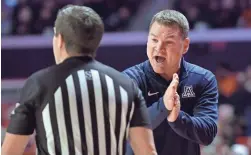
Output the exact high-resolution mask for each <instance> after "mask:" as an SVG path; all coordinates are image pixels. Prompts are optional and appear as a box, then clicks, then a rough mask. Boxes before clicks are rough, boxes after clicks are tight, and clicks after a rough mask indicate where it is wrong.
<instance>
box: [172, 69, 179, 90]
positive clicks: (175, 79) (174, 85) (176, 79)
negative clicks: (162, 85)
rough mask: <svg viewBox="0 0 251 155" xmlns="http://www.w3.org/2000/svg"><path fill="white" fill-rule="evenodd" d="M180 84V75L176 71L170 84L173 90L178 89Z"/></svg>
mask: <svg viewBox="0 0 251 155" xmlns="http://www.w3.org/2000/svg"><path fill="white" fill-rule="evenodd" d="M178 85H179V76H178V74H177V73H174V74H173V79H172V82H171V84H170V86H171V88H172V90H173V91H177V88H178Z"/></svg>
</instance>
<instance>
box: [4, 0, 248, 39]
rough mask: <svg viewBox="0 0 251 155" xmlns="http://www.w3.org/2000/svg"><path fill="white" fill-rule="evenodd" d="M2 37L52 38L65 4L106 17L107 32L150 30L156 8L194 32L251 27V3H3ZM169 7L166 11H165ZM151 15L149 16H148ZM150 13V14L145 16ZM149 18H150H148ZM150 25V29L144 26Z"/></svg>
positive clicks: (199, 0) (35, 0)
mask: <svg viewBox="0 0 251 155" xmlns="http://www.w3.org/2000/svg"><path fill="white" fill-rule="evenodd" d="M1 2H2V23H1V24H2V35H3V34H4V35H26V34H48V33H49V34H52V33H53V29H52V27H53V24H54V20H55V18H56V14H57V11H58V9H60V8H61V7H62V6H64V5H65V4H69V3H71V4H80V5H85V6H89V7H92V8H93V9H94V10H95V11H96V12H97V13H99V14H100V15H101V16H102V19H103V21H104V23H105V28H106V31H107V32H110V31H126V30H130V29H132V30H133V29H136V30H140V29H141V30H146V29H144V28H145V27H146V26H148V23H147V22H143V23H142V22H141V23H140V26H138V27H137V26H135V25H137V24H136V23H137V21H138V22H139V21H142V18H143V20H145V21H149V20H150V19H151V17H152V16H151V15H150V16H149V12H151V11H153V9H154V7H152V8H149V7H151V6H153V5H152V3H157V4H158V3H161V4H163V3H164V5H163V6H162V7H163V9H165V8H170V6H171V8H172V9H175V10H178V11H181V12H182V13H183V14H184V15H185V16H186V17H187V18H188V20H189V23H190V26H191V29H210V28H233V27H251V9H250V0H206V1H204V0H192V1H188V0H167V1H166V2H161V0H151V1H149V0H2V1H1ZM165 6H166V7H165ZM148 11H149V12H148ZM145 12H147V13H145ZM147 15H148V16H147ZM142 24H146V26H142Z"/></svg>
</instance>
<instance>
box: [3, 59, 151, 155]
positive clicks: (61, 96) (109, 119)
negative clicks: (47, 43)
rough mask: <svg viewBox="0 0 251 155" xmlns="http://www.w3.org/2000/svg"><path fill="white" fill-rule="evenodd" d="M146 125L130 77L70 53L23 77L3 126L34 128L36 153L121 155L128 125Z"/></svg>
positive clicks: (11, 129)
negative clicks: (25, 79) (11, 111)
mask: <svg viewBox="0 0 251 155" xmlns="http://www.w3.org/2000/svg"><path fill="white" fill-rule="evenodd" d="M149 125H150V120H149V117H148V113H147V108H146V105H145V102H144V99H143V97H142V95H141V92H140V91H139V89H138V88H137V87H135V85H134V84H133V82H132V81H130V80H129V79H127V77H126V76H124V75H122V74H121V73H119V72H118V71H116V70H114V69H112V68H110V67H108V66H105V65H103V64H101V63H99V62H98V61H96V60H94V59H92V58H89V57H72V58H69V59H67V60H65V61H64V62H63V63H61V64H59V65H55V66H52V67H49V68H47V69H44V70H41V71H39V72H37V73H35V74H33V75H32V76H31V77H29V78H28V80H27V81H26V84H25V86H24V87H23V89H22V91H21V97H20V101H19V106H17V108H16V109H15V111H14V113H13V114H12V116H11V122H10V125H9V127H8V130H7V132H9V133H12V134H18V135H30V134H32V133H33V132H34V130H35V131H36V144H37V153H38V154H39V155H47V154H50V155H54V154H55V155H61V154H62V155H82V154H83V155H89V154H90V155H98V154H102V155H115V154H118V155H123V154H125V145H126V140H127V137H128V131H129V128H130V127H134V126H149Z"/></svg>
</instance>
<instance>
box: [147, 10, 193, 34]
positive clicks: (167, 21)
mask: <svg viewBox="0 0 251 155" xmlns="http://www.w3.org/2000/svg"><path fill="white" fill-rule="evenodd" d="M154 22H158V23H159V24H163V25H165V26H178V27H179V29H180V32H181V35H182V37H183V38H186V37H187V36H188V32H189V23H188V21H187V18H186V17H185V16H184V15H183V14H182V13H180V12H178V11H175V10H163V11H160V12H158V13H157V14H155V15H154V17H153V18H152V21H151V23H150V28H151V26H152V24H153V23H154Z"/></svg>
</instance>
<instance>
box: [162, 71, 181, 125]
mask: <svg viewBox="0 0 251 155" xmlns="http://www.w3.org/2000/svg"><path fill="white" fill-rule="evenodd" d="M178 85H179V77H178V75H177V74H176V73H175V74H174V75H173V79H172V82H171V83H170V85H169V87H168V88H167V90H166V92H165V95H164V104H165V107H166V109H167V110H169V111H171V113H170V114H169V115H168V117H167V120H168V121H169V122H174V121H175V120H176V119H177V117H178V116H179V112H180V97H179V95H178V93H177V88H178Z"/></svg>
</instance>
